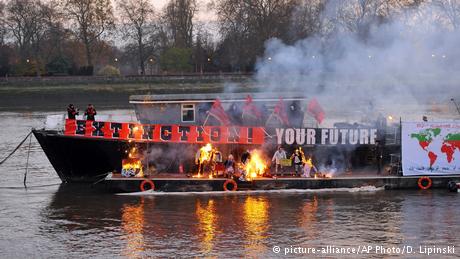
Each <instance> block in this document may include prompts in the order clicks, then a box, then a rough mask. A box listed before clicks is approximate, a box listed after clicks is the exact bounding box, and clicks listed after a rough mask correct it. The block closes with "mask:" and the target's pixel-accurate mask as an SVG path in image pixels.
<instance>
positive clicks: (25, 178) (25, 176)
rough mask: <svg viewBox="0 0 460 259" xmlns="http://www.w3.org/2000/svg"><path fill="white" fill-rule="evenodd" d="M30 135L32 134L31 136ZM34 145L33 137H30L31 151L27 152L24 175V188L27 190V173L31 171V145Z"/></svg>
mask: <svg viewBox="0 0 460 259" xmlns="http://www.w3.org/2000/svg"><path fill="white" fill-rule="evenodd" d="M29 135H30V134H29ZM31 144H32V135H30V137H29V149H28V150H27V161H26V172H25V173H24V187H25V188H27V184H26V180H27V171H29V156H30V145H31Z"/></svg>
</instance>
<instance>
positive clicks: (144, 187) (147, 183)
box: [140, 180, 155, 192]
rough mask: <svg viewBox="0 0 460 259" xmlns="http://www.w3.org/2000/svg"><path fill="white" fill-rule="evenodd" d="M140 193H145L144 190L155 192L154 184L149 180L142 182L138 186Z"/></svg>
mask: <svg viewBox="0 0 460 259" xmlns="http://www.w3.org/2000/svg"><path fill="white" fill-rule="evenodd" d="M140 189H141V191H143V192H145V191H146V190H152V191H154V190H155V184H153V182H152V181H151V180H144V181H142V183H141V185H140Z"/></svg>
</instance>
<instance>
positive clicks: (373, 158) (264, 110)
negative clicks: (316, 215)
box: [33, 93, 401, 191]
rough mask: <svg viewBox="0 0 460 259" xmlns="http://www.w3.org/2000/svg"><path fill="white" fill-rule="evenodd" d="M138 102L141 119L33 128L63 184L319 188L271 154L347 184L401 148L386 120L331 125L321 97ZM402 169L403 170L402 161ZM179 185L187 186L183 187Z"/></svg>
mask: <svg viewBox="0 0 460 259" xmlns="http://www.w3.org/2000/svg"><path fill="white" fill-rule="evenodd" d="M130 103H131V104H133V105H134V109H135V113H136V118H137V120H136V121H135V122H119V121H86V120H71V119H67V120H65V125H64V127H63V128H61V129H41V130H33V133H34V135H35V137H36V138H37V139H38V141H39V143H40V145H41V146H42V148H43V150H44V152H45V153H46V155H47V157H48V159H49V160H50V162H51V164H52V165H53V167H54V169H55V170H56V172H57V174H58V175H59V177H60V178H61V180H62V181H63V182H69V183H75V182H90V183H94V182H98V181H100V180H103V179H104V178H106V177H107V176H108V175H111V176H112V178H111V179H116V180H120V182H122V181H125V182H126V180H129V181H128V182H131V183H133V186H134V187H132V188H121V189H120V188H118V187H120V185H118V187H117V188H118V189H120V190H122V191H126V190H128V189H130V190H131V191H135V190H136V189H137V190H139V186H141V187H142V188H141V189H143V188H151V189H159V190H165V191H173V190H178V189H179V190H186V191H187V190H193V189H194V188H197V189H200V190H214V191H215V190H222V189H231V190H233V189H236V188H237V187H236V186H237V185H238V188H239V189H241V188H243V189H244V188H256V189H257V188H259V189H267V188H268V189H270V188H273V182H275V183H274V184H275V185H277V187H276V188H281V189H282V188H312V186H313V185H312V183H306V182H305V181H300V180H301V179H302V178H299V176H300V175H297V176H296V177H292V174H293V173H294V169H293V168H291V167H289V166H286V167H285V168H284V171H283V172H284V173H285V174H287V175H288V176H287V178H286V177H285V178H286V179H284V178H283V177H282V176H281V177H280V176H276V175H274V172H273V171H274V170H272V168H271V157H272V156H273V154H274V152H275V150H277V148H278V147H283V148H284V149H285V150H286V152H287V153H288V154H293V153H295V151H296V150H297V151H300V152H301V153H302V158H301V159H300V161H301V163H302V164H304V165H309V166H310V167H312V165H313V164H315V165H316V168H317V169H318V171H317V172H316V173H314V174H310V175H308V174H306V175H304V176H306V177H308V179H310V180H316V179H330V180H331V181H329V182H327V183H321V184H316V185H314V186H313V187H315V186H316V188H320V187H340V186H342V185H343V186H344V187H346V186H347V184H345V183H346V182H347V181H345V180H343V181H341V183H343V184H337V181H339V177H338V176H339V174H345V173H347V174H353V173H355V172H357V171H359V170H360V169H363V168H367V170H368V172H372V174H374V175H376V174H377V173H379V172H380V171H383V168H384V165H386V164H388V163H389V162H392V163H393V162H394V161H392V160H391V161H390V158H391V159H393V158H394V157H395V155H394V154H395V153H396V154H398V152H399V151H400V148H401V147H400V143H401V142H400V134H401V133H400V130H399V124H396V125H387V124H386V120H385V118H384V117H381V116H380V117H377V116H376V117H375V118H376V119H375V121H372V122H371V123H368V124H366V125H363V124H357V123H354V124H346V123H338V122H337V121H329V122H328V123H324V117H325V111H324V110H323V108H322V107H321V106H320V105H319V103H318V101H317V100H316V99H314V98H307V97H303V96H299V95H298V94H297V93H295V94H290V93H283V94H282V95H281V94H277V93H272V94H267V93H263V94H257V93H233V94H222V93H220V94H189V95H179V94H169V95H135V96H131V97H130ZM334 122H335V123H334ZM245 156H246V159H245V158H244V157H245ZM248 158H249V159H248ZM229 160H230V162H231V163H230V164H231V167H232V169H231V170H229V169H228V161H229ZM286 160H289V156H288V157H287V159H286ZM395 164H396V165H397V162H395ZM396 168H397V169H396V170H395V172H396V173H400V171H401V170H400V164H399V165H397V167H396ZM152 179H155V183H154V182H153V181H152ZM283 179H284V181H282V183H280V182H279V181H281V180H283ZM171 181H175V182H174V183H171ZM177 181H180V183H181V184H182V186H186V188H185V187H184V188H182V189H181V188H175V187H174V186H176V187H177V186H178V185H177ZM267 181H268V182H267ZM270 181H271V185H270V184H268V183H269V182H270ZM290 181H292V182H290ZM388 181H394V180H388ZM125 182H123V184H122V186H125V187H126V186H127V185H126V183H125ZM339 182H340V181H339ZM384 182H386V180H382V179H381V180H380V183H382V184H383V183H384ZM317 183H319V182H317ZM112 184H113V183H112ZM200 186H201V187H200ZM203 186H204V187H203ZM244 186H246V187H244ZM350 186H351V187H356V186H355V185H353V184H352V185H350Z"/></svg>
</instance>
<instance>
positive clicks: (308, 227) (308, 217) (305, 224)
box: [299, 195, 318, 237]
mask: <svg viewBox="0 0 460 259" xmlns="http://www.w3.org/2000/svg"><path fill="white" fill-rule="evenodd" d="M317 212H318V198H317V197H316V195H314V196H313V197H312V199H311V201H309V202H306V203H305V205H304V206H303V207H302V210H301V213H300V216H299V225H300V227H301V228H302V229H304V230H305V232H306V235H307V236H312V237H314V236H316V235H317V234H318V229H317V228H316V226H317V218H316V213H317Z"/></svg>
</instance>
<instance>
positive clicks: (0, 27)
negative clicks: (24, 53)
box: [0, 1, 6, 45]
mask: <svg viewBox="0 0 460 259" xmlns="http://www.w3.org/2000/svg"><path fill="white" fill-rule="evenodd" d="M4 17H5V3H3V1H0V45H3V44H5V36H6V28H5V21H4Z"/></svg>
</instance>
